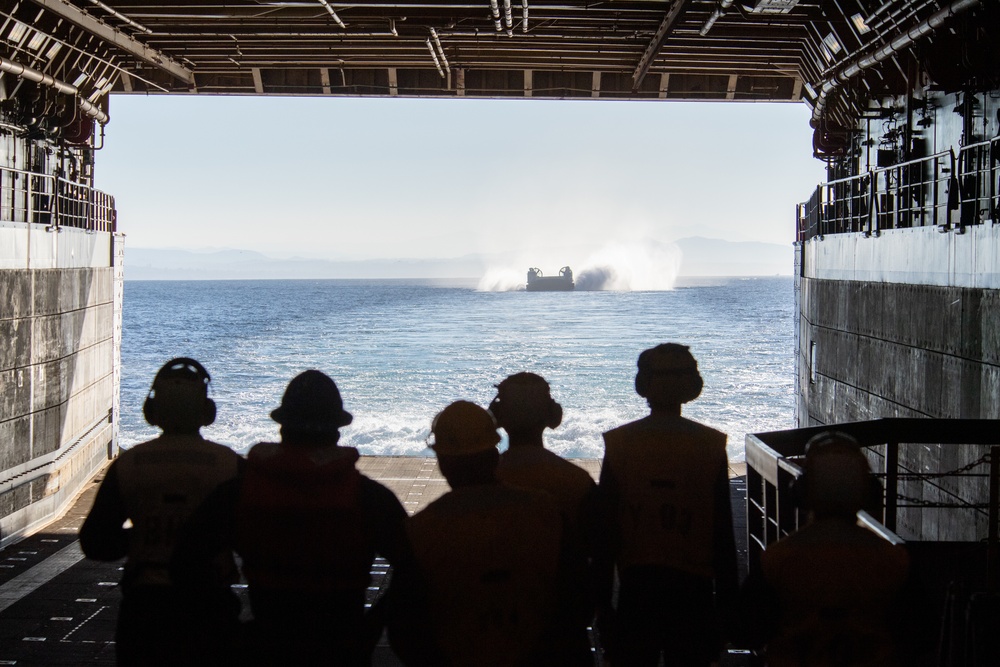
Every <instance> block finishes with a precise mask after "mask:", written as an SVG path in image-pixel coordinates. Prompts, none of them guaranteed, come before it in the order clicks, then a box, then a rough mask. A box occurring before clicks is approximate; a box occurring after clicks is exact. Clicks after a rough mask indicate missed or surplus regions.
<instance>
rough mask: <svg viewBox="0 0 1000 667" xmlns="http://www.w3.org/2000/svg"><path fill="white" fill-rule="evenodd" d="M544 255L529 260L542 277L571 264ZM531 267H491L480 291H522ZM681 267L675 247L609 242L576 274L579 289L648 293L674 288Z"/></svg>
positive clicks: (548, 252)
mask: <svg viewBox="0 0 1000 667" xmlns="http://www.w3.org/2000/svg"><path fill="white" fill-rule="evenodd" d="M542 255H545V256H546V257H535V258H533V259H530V260H528V261H529V262H533V263H531V264H530V266H535V267H540V268H541V269H542V273H543V275H557V272H556V271H555V270H552V269H548V270H547V269H546V267H550V266H551V267H555V266H565V265H566V261H568V260H567V258H566V257H563V258H559V257H558V256H557V255H558V253H553V252H551V251H547V252H544V253H542ZM519 259H520V258H519ZM560 262H562V263H560ZM528 266H529V264H527V263H526V264H524V266H517V267H514V266H502V267H500V266H498V267H491V268H489V269H487V271H486V273H484V274H483V277H482V278H481V279H480V280H479V286H478V289H479V291H482V292H512V291H517V290H523V289H524V288H525V284H526V282H527V273H528ZM680 268H681V250H680V248H679V247H678V246H677V245H676V244H673V243H660V242H658V241H653V240H649V239H646V240H643V241H615V242H611V243H608V244H606V245H604V246H603V247H602V248H600V249H599V250H598V251H596V252H594V253H593V254H591V255H589V256H588V257H587V258H586V260H584V261H583V263H582V265H580V266H579V267H578V268H574V272H575V283H576V288H577V289H578V290H585V291H598V290H608V291H616V292H632V291H635V292H640V291H641V292H645V291H662V290H671V289H673V288H674V285H675V283H676V281H677V274H678V272H679V271H680Z"/></svg>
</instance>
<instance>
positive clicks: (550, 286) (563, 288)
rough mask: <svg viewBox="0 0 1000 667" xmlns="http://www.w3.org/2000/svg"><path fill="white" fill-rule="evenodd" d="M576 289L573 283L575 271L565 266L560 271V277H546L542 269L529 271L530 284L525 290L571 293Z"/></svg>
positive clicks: (528, 283)
mask: <svg viewBox="0 0 1000 667" xmlns="http://www.w3.org/2000/svg"><path fill="white" fill-rule="evenodd" d="M575 288H576V285H575V284H574V283H573V269H571V268H569V267H568V266H564V267H562V268H561V269H559V275H558V276H546V275H543V274H542V271H541V269H537V268H534V267H532V268H530V269H528V282H527V284H526V285H525V289H526V290H527V291H529V292H569V291H571V290H573V289H575Z"/></svg>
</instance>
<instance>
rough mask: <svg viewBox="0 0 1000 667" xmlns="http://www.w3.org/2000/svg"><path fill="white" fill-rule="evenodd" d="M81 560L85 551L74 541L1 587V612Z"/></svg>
mask: <svg viewBox="0 0 1000 667" xmlns="http://www.w3.org/2000/svg"><path fill="white" fill-rule="evenodd" d="M81 560H83V551H81V550H80V542H79V541H75V540H74V541H73V542H72V543H71V544H70V545H69V546H65V547H63V548H62V549H60V550H59V551H57V552H56V553H54V554H52V555H51V556H49V557H48V558H46V559H45V560H43V561H42V562H41V563H39V564H38V565H35V566H34V567H32V568H31V569H30V570H28V571H27V572H22V573H21V574H19V575H17V576H16V577H14V578H13V579H11V580H10V581H8V582H7V583H5V584H3V585H2V586H0V611H3V610H4V609H6V608H7V607H9V606H11V605H12V604H14V603H15V602H17V601H18V600H21V599H22V598H24V597H25V596H26V595H29V594H30V593H33V592H34V591H35V589H37V588H39V587H40V586H42V585H43V584H47V583H48V582H49V581H51V580H52V579H53V578H54V577H55V576H56V575H57V574H62V573H63V572H65V571H66V570H67V569H69V568H71V567H73V566H74V565H76V564H77V563H79V562H80V561H81Z"/></svg>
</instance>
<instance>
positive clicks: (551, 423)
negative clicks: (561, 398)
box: [545, 400, 563, 430]
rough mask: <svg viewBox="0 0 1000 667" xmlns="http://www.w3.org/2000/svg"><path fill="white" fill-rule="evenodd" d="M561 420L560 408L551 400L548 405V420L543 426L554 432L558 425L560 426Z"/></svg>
mask: <svg viewBox="0 0 1000 667" xmlns="http://www.w3.org/2000/svg"><path fill="white" fill-rule="evenodd" d="M562 419H563V409H562V406H561V405H559V404H558V403H556V402H555V400H553V401H552V402H551V403H550V404H549V420H548V421H547V422H545V425H546V426H547V427H548V428H550V429H552V430H555V429H557V428H559V424H562Z"/></svg>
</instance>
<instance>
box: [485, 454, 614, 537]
mask: <svg viewBox="0 0 1000 667" xmlns="http://www.w3.org/2000/svg"><path fill="white" fill-rule="evenodd" d="M497 478H498V479H500V481H501V482H503V483H504V484H507V485H508V486H516V487H518V488H522V489H534V490H536V491H544V492H546V493H548V494H550V495H551V496H552V498H553V499H554V500H555V502H556V504H557V505H558V506H559V510H560V511H561V512H562V513H563V515H564V516H565V517H566V518H567V519H569V521H570V522H571V523H572V525H573V526H574V527H575V528H578V527H579V526H580V523H581V516H580V511H581V506H582V504H583V501H584V499H585V498H586V496H587V494H588V493H589V492H590V491H591V489H593V488H594V480H593V479H592V478H591V476H590V474H589V473H588V472H587V471H586V470H584V469H583V468H581V467H579V466H577V465H575V464H573V463H571V462H570V461H567V460H566V459H563V458H561V457H560V456H559V455H558V454H555V453H553V452H550V451H549V450H547V449H544V448H542V447H514V448H511V449H508V450H507V451H505V452H504V453H503V454H501V455H500V464H499V465H498V466H497Z"/></svg>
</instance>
